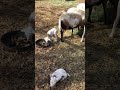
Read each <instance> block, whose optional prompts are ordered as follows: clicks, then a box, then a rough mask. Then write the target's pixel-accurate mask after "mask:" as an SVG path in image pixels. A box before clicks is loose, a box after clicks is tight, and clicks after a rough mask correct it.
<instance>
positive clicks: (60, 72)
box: [50, 68, 70, 87]
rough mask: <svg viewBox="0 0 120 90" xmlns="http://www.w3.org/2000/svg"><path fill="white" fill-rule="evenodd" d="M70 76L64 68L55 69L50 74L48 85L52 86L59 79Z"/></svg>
mask: <svg viewBox="0 0 120 90" xmlns="http://www.w3.org/2000/svg"><path fill="white" fill-rule="evenodd" d="M67 76H70V75H69V74H68V73H67V72H66V71H65V70H64V69H62V68H60V69H57V70H56V71H55V72H54V73H53V74H50V87H53V86H54V85H55V84H56V83H57V82H58V81H59V80H64V79H65V78H67Z"/></svg>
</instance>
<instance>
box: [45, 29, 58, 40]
mask: <svg viewBox="0 0 120 90" xmlns="http://www.w3.org/2000/svg"><path fill="white" fill-rule="evenodd" d="M57 33H58V31H57V29H56V28H52V29H50V30H49V31H48V32H47V36H48V37H49V38H50V39H52V37H55V42H57V41H58V35H57Z"/></svg>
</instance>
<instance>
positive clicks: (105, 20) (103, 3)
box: [102, 1, 107, 24]
mask: <svg viewBox="0 0 120 90" xmlns="http://www.w3.org/2000/svg"><path fill="white" fill-rule="evenodd" d="M106 3H107V2H106V1H103V2H102V5H103V9H104V24H107V10H106Z"/></svg>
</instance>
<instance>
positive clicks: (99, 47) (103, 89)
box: [85, 6, 120, 90]
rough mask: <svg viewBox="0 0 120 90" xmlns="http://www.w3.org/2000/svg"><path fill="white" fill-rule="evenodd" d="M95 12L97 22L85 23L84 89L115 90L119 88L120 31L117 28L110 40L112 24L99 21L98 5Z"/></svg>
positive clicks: (100, 12) (100, 9)
mask: <svg viewBox="0 0 120 90" xmlns="http://www.w3.org/2000/svg"><path fill="white" fill-rule="evenodd" d="M95 13H97V14H98V13H99V16H98V15H97V14H95ZM95 13H93V14H94V16H93V17H94V18H93V20H95V21H97V22H94V23H93V24H91V26H89V25H88V26H87V25H86V31H87V32H86V63H85V64H86V69H85V70H86V76H85V78H86V86H87V87H86V89H88V88H89V89H90V88H91V90H93V89H95V90H108V89H110V90H117V89H120V88H119V84H120V80H119V75H120V62H119V60H120V31H119V28H117V30H116V35H115V38H114V39H113V40H110V39H109V34H110V32H111V28H112V26H111V25H108V26H107V25H104V24H103V22H99V21H101V16H103V11H102V8H100V6H99V7H98V8H97V10H96V12H95ZM108 17H109V16H108ZM102 21H103V20H102ZM89 89H88V90H89Z"/></svg>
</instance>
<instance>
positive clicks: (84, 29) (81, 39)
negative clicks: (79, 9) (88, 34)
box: [81, 25, 85, 42]
mask: <svg viewBox="0 0 120 90" xmlns="http://www.w3.org/2000/svg"><path fill="white" fill-rule="evenodd" d="M84 36H85V25H84V31H83V35H82V38H81V42H83V39H84Z"/></svg>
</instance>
